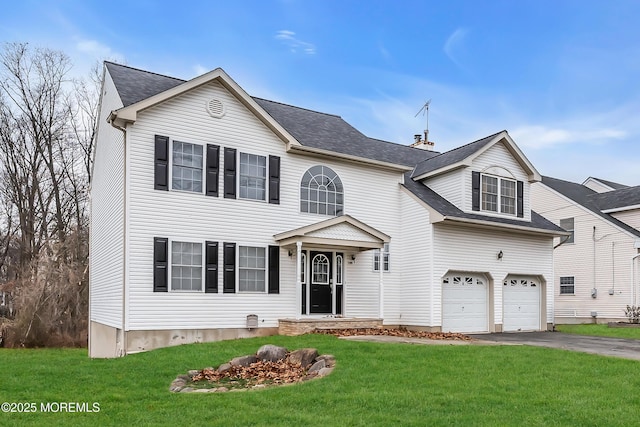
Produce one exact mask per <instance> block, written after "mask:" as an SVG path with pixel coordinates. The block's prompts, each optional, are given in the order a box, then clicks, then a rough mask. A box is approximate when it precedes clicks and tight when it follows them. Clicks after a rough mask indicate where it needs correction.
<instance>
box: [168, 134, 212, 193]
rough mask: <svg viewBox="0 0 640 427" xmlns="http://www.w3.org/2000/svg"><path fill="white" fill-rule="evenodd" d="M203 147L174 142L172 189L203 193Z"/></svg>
mask: <svg viewBox="0 0 640 427" xmlns="http://www.w3.org/2000/svg"><path fill="white" fill-rule="evenodd" d="M203 158H204V157H203V155H202V145H197V144H190V143H188V142H179V141H173V149H172V165H173V166H172V173H171V188H172V189H174V190H182V191H192V192H195V193H202V161H203Z"/></svg>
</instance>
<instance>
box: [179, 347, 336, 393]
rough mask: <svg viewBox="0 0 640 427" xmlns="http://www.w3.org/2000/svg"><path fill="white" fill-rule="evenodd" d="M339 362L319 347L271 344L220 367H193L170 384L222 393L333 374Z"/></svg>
mask: <svg viewBox="0 0 640 427" xmlns="http://www.w3.org/2000/svg"><path fill="white" fill-rule="evenodd" d="M334 366H335V358H334V357H333V356H331V355H327V354H325V355H319V354H318V350H316V349H315V348H302V349H299V350H295V351H291V352H289V351H288V350H287V349H286V348H284V347H278V346H275V345H271V344H267V345H264V346H262V347H260V348H259V349H258V351H257V352H256V354H252V355H246V356H240V357H235V358H233V359H231V360H230V361H229V362H227V363H223V364H222V365H220V366H218V367H217V368H214V367H209V368H204V369H201V370H191V371H189V372H187V373H186V374H184V375H179V376H178V377H177V378H176V379H175V380H174V381H173V382H172V383H171V386H170V388H169V390H170V391H172V392H175V393H189V392H193V393H221V392H227V391H241V390H250V389H261V388H265V387H269V386H277V385H283V384H291V383H297V382H302V381H308V380H312V379H315V378H319V377H324V376H326V375H329V374H330V373H331V372H332V371H333V368H334Z"/></svg>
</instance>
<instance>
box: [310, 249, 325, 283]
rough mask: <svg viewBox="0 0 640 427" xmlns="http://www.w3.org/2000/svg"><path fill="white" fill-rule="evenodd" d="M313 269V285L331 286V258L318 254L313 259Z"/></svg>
mask: <svg viewBox="0 0 640 427" xmlns="http://www.w3.org/2000/svg"><path fill="white" fill-rule="evenodd" d="M311 264H312V269H311V272H312V273H311V274H312V276H311V277H312V283H315V284H317V285H328V284H329V258H327V257H326V256H325V255H323V254H318V255H316V256H314V257H313V261H312V262H311Z"/></svg>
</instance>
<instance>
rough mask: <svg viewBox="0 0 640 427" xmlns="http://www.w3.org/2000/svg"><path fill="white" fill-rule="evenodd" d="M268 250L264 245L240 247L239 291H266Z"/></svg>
mask: <svg viewBox="0 0 640 427" xmlns="http://www.w3.org/2000/svg"><path fill="white" fill-rule="evenodd" d="M266 264H267V263H266V251H265V248H262V247H254V246H240V247H239V248H238V292H265V291H266V280H265V278H266V273H265V270H266Z"/></svg>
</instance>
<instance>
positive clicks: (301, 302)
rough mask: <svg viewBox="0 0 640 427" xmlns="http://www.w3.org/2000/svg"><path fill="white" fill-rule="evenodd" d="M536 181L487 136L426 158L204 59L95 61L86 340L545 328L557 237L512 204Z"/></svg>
mask: <svg viewBox="0 0 640 427" xmlns="http://www.w3.org/2000/svg"><path fill="white" fill-rule="evenodd" d="M422 145H424V146H428V144H422ZM540 179H541V177H540V175H539V173H538V172H537V171H536V169H535V168H534V167H533V165H532V164H531V163H530V162H529V160H528V159H527V158H526V157H525V155H524V154H523V153H522V152H521V151H520V149H519V148H518V147H517V146H516V144H515V143H514V142H513V140H512V139H511V137H510V136H509V135H508V133H507V132H506V131H502V132H499V133H496V134H494V135H491V136H489V137H486V138H483V139H481V140H478V141H475V142H473V143H470V144H468V145H465V146H463V147H460V148H458V149H455V150H452V151H449V152H446V153H442V154H439V153H436V152H433V151H429V150H425V149H420V148H412V147H409V146H405V145H400V144H394V143H389V142H385V141H380V140H377V139H372V138H369V137H367V136H365V135H363V134H362V133H360V132H358V131H357V130H356V129H354V128H353V127H352V126H350V125H349V124H348V123H346V122H345V121H344V120H342V118H340V117H338V116H335V115H330V114H324V113H319V112H315V111H310V110H307V109H303V108H299V107H294V106H291V105H285V104H281V103H278V102H273V101H268V100H265V99H260V98H254V97H251V96H249V95H248V94H247V93H246V92H245V91H244V90H243V89H242V88H241V87H240V86H238V84H237V83H236V82H234V81H233V80H232V79H231V78H230V77H229V76H228V75H227V74H226V73H225V72H224V71H223V70H221V69H216V70H214V71H211V72H209V73H207V74H204V75H202V76H199V77H196V78H194V79H192V80H189V81H183V80H179V79H174V78H171V77H166V76H162V75H158V74H154V73H150V72H147V71H142V70H138V69H134V68H130V67H126V66H122V65H117V64H114V63H110V62H107V63H105V70H104V81H103V88H102V96H101V104H100V123H99V128H98V136H97V142H96V149H95V164H94V171H93V180H92V188H91V237H90V253H91V257H90V263H91V265H90V341H89V353H90V355H91V356H93V357H113V356H118V355H124V354H127V353H131V352H136V351H142V350H148V349H152V348H156V347H162V346H168V345H177V344H182V343H187V342H198V341H210V340H219V339H226V338H237V337H248V336H255V335H266V334H274V333H277V332H278V327H279V326H282V324H283V323H287V324H296V322H300V323H305V322H311V323H313V322H316V321H319V320H323V321H325V320H326V321H330V322H341V321H344V322H345V323H343V324H349V323H348V322H349V321H351V320H355V321H358V320H362V321H363V322H364V323H365V324H372V323H373V324H384V325H394V326H395V325H404V326H407V327H411V328H417V329H424V330H432V331H441V330H442V331H456V332H493V331H497V332H499V331H515V330H545V329H548V328H549V327H550V326H551V324H552V322H553V296H554V293H555V289H554V283H553V250H552V245H553V238H554V237H555V236H560V235H566V234H567V233H566V232H564V231H563V230H562V229H560V228H559V227H558V226H556V225H554V224H552V223H551V222H550V221H547V220H546V219H544V218H542V217H541V216H540V215H538V214H536V213H535V212H533V211H532V210H531V204H530V186H531V183H533V182H537V181H539V180H540ZM376 322H377V323H376Z"/></svg>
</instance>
